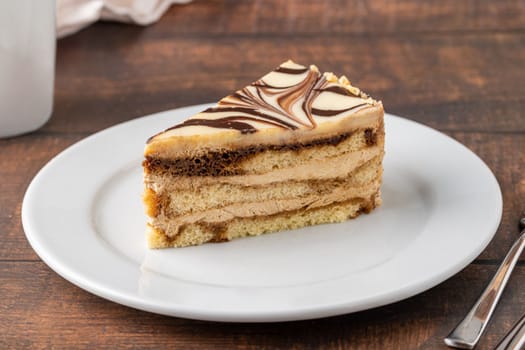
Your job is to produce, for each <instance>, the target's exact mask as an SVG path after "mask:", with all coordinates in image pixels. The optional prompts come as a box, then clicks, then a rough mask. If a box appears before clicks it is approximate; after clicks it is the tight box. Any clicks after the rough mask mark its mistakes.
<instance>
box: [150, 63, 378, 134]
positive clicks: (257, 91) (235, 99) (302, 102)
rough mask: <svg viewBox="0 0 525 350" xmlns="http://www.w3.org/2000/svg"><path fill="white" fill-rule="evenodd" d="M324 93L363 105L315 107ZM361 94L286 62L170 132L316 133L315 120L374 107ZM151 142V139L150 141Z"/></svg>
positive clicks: (348, 103) (313, 70)
mask: <svg viewBox="0 0 525 350" xmlns="http://www.w3.org/2000/svg"><path fill="white" fill-rule="evenodd" d="M274 73H279V75H278V76H277V75H275V74H274ZM272 74H274V75H272ZM286 76H288V77H286ZM323 92H331V93H335V94H337V95H340V96H345V97H351V98H354V99H355V98H359V99H361V100H362V103H357V104H355V102H354V101H352V100H349V101H348V102H342V104H343V105H346V106H348V107H346V108H339V109H337V108H322V107H320V106H319V103H318V104H317V105H315V107H313V106H314V103H315V101H316V99H317V98H318V97H319V95H320V94H322V93H323ZM358 94H359V95H356V94H355V93H353V92H352V91H351V90H350V89H348V88H347V87H346V86H344V85H342V84H340V83H338V82H337V81H334V80H333V79H331V80H330V81H328V80H327V78H326V76H324V75H322V74H321V73H319V71H317V69H313V68H307V67H303V66H300V65H297V64H294V63H292V62H286V63H284V64H283V65H281V66H279V67H277V68H276V69H275V70H274V71H273V72H271V73H269V74H268V75H266V76H264V77H263V78H261V79H259V80H257V81H255V82H254V83H252V84H250V85H249V86H246V87H245V88H243V89H241V90H239V91H237V92H235V93H234V94H232V95H230V96H227V97H225V98H223V99H222V100H221V101H219V103H218V104H217V105H216V106H215V107H211V108H208V109H206V110H205V111H203V112H201V113H199V114H198V115H196V116H195V117H193V118H190V119H188V120H186V121H185V122H183V123H181V124H178V125H175V126H173V127H171V128H169V129H167V130H166V131H168V130H174V129H180V128H183V127H188V126H205V127H211V128H219V129H233V130H238V131H239V132H241V133H242V134H251V133H255V132H257V130H258V128H260V127H262V126H263V125H266V126H268V127H278V128H282V129H285V130H296V129H299V128H303V129H314V128H316V127H317V122H316V118H315V116H317V117H323V118H326V117H334V116H337V115H339V114H341V113H345V112H350V111H353V112H355V111H357V110H359V109H362V108H365V107H366V106H367V105H370V104H371V103H370V102H369V101H366V100H365V98H366V97H367V96H366V95H364V94H362V93H360V92H359V91H358ZM338 98H339V99H341V97H338ZM357 102H359V101H357ZM325 104H326V102H325ZM298 112H299V113H298ZM218 113H223V114H224V115H218ZM302 114H304V115H302ZM150 141H151V139H150V140H148V142H150Z"/></svg>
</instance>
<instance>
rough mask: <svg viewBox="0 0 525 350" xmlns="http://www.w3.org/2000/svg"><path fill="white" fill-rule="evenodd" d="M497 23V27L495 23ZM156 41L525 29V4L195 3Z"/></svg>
mask: <svg viewBox="0 0 525 350" xmlns="http://www.w3.org/2000/svg"><path fill="white" fill-rule="evenodd" d="M495 18H497V19H498V21H495V20H494V19H495ZM156 27H158V28H156V30H155V32H154V33H155V34H154V35H156V36H157V35H158V36H167V37H171V36H173V35H174V34H182V35H205V36H210V35H223V34H227V35H251V34H255V35H279V36H282V35H293V36H297V35H301V34H306V35H312V34H313V35H316V36H319V35H334V34H343V35H349V34H351V35H363V34H366V35H403V34H404V33H418V34H424V33H436V32H437V33H444V34H447V35H449V34H454V33H456V32H465V31H469V32H472V31H475V32H482V31H521V30H523V29H525V9H524V7H523V2H522V1H505V2H501V1H487V0H485V1H453V0H447V1H437V2H436V1H428V0H427V1H407V0H403V1H388V0H381V1H366V0H365V1H359V0H352V1H345V0H336V1H315V0H306V1H303V0H292V1H279V0H270V1H267V0H259V1H235V0H228V1H223V0H215V1H195V2H193V3H192V4H191V5H189V6H175V7H173V8H172V9H171V11H169V12H168V13H167V14H166V15H165V20H164V21H161V22H160V23H158V24H156Z"/></svg>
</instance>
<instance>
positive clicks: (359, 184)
mask: <svg viewBox="0 0 525 350" xmlns="http://www.w3.org/2000/svg"><path fill="white" fill-rule="evenodd" d="M383 153H384V128H383V106H382V104H381V102H378V101H375V100H373V99H371V98H370V97H369V96H367V95H366V94H364V93H363V92H361V91H360V90H359V89H358V88H356V87H354V86H352V85H351V84H350V82H349V81H348V79H347V78H346V77H344V76H343V77H341V78H339V79H338V78H337V77H336V76H335V75H333V74H332V73H324V74H321V73H320V72H319V70H318V69H317V68H316V67H315V66H310V67H309V68H308V67H304V66H301V65H299V64H296V63H294V62H292V61H288V62H285V63H283V64H282V65H281V66H279V67H278V68H277V69H275V70H274V71H272V72H270V73H268V74H267V75H265V76H264V77H262V78H261V79H259V80H257V81H256V82H254V83H252V84H250V85H248V86H246V87H245V88H243V89H242V90H239V91H237V92H235V93H233V94H232V95H230V96H227V97H225V98H223V99H222V100H220V101H219V102H218V103H217V104H216V105H215V106H213V107H210V108H208V109H206V110H205V111H203V112H201V113H198V114H196V115H194V116H192V117H191V118H189V119H187V120H186V121H184V122H183V123H180V124H178V125H175V126H173V127H171V128H169V129H167V130H165V131H163V132H161V133H159V134H157V135H155V136H153V137H151V138H150V139H149V140H148V141H147V145H146V148H145V152H144V155H145V160H144V162H143V166H144V183H145V192H144V203H145V206H146V213H147V215H148V217H149V222H148V243H149V246H150V247H151V248H163V247H183V246H189V245H197V244H202V243H205V242H220V241H228V240H231V239H233V238H237V237H244V236H254V235H260V234H262V233H267V232H272V231H280V230H287V229H295V228H299V227H303V226H306V225H314V224H321V223H330V222H341V221H344V220H347V219H349V218H354V217H356V216H358V215H359V214H360V213H363V212H365V213H368V212H369V211H370V210H372V209H374V208H375V207H376V206H378V205H379V204H380V193H379V189H380V185H381V176H382V159H383ZM349 234H351V232H349Z"/></svg>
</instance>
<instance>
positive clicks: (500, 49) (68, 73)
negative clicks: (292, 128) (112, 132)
mask: <svg viewBox="0 0 525 350" xmlns="http://www.w3.org/2000/svg"><path fill="white" fill-rule="evenodd" d="M99 28H100V27H99V26H95V27H93V30H91V29H87V30H85V31H83V32H82V33H80V34H78V36H74V37H72V38H67V39H65V40H64V41H60V42H59V46H58V56H57V62H58V63H57V79H56V103H55V110H54V113H53V117H52V119H51V121H50V122H49V123H48V124H47V125H46V126H45V127H44V129H43V130H44V131H52V132H83V133H88V132H93V131H96V130H100V129H102V128H105V127H108V126H110V125H112V124H114V123H116V122H120V121H124V120H129V119H132V118H134V117H137V116H141V115H144V114H148V113H153V112H158V111H161V110H165V109H170V108H174V107H180V106H184V105H191V104H198V103H205V102H211V101H215V100H217V99H219V98H220V97H222V96H224V95H226V94H228V93H231V92H233V91H235V90H236V89H238V88H240V87H242V86H244V85H245V84H247V83H249V82H250V81H252V80H254V79H256V78H258V77H259V76H261V75H262V74H264V73H265V72H267V71H269V70H270V69H272V68H273V67H274V66H276V65H277V64H279V63H280V62H281V61H284V60H286V59H288V58H290V57H291V58H294V59H296V60H297V61H299V62H304V63H306V64H308V63H310V62H313V63H316V64H318V65H319V67H320V68H321V69H323V70H333V71H335V72H336V73H337V74H342V73H345V74H347V75H348V76H349V77H350V78H351V79H352V80H353V81H354V83H355V84H357V86H360V87H361V88H362V89H363V90H365V91H367V92H369V93H370V94H372V95H373V96H375V97H376V98H378V99H381V100H383V102H384V104H385V107H386V110H387V111H389V112H391V113H394V114H400V115H404V116H408V117H411V118H414V119H416V120H419V121H422V122H425V123H427V124H429V125H431V126H433V127H436V128H439V129H443V130H480V131H498V132H502V131H505V132H506V131H512V132H516V131H525V116H524V115H523V113H522V110H523V107H525V95H524V93H523V92H524V89H523V84H522V82H523V81H525V68H524V65H523V64H522V63H523V62H525V50H520V49H518V48H520V47H524V44H525V36H515V35H510V34H491V35H483V36H478V35H461V36H454V37H443V36H439V35H428V36H425V37H422V38H421V37H411V36H407V37H403V38H376V39H374V40H373V41H371V40H370V39H368V38H361V37H360V38H354V37H326V38H320V37H312V38H308V37H307V38H302V37H291V38H277V39H276V38H257V37H249V38H230V37H221V38H207V37H203V38H191V39H188V38H183V37H181V38H169V39H155V40H148V39H147V37H142V36H140V35H139V33H137V35H138V37H137V38H136V40H130V35H129V34H126V30H124V31H119V30H113V31H111V32H110V33H112V34H108V36H109V37H112V40H111V43H112V42H115V43H116V44H115V47H114V50H111V51H108V50H107V49H106V47H107V46H108V45H111V44H110V43H108V42H105V41H104V40H97V39H98V37H99V36H100V33H99V31H100V29H99ZM117 29H118V28H117ZM129 30H131V29H128V31H129ZM132 30H134V31H137V32H139V31H140V29H138V28H134V27H133V29H132ZM150 30H155V27H152V28H147V29H144V31H150ZM107 40H108V39H107ZM488 52H490V53H488ZM327 53H329V54H327ZM210 57H214V59H210ZM79 62H82V65H79V64H78V63H79ZM100 62H104V64H100ZM498 66H504V67H505V69H494V67H498Z"/></svg>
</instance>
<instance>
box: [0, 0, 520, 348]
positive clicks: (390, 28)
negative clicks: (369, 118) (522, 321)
mask: <svg viewBox="0 0 525 350" xmlns="http://www.w3.org/2000/svg"><path fill="white" fill-rule="evenodd" d="M288 58H293V59H296V60H297V61H299V62H304V63H316V64H317V65H318V66H319V67H320V68H321V69H328V70H334V71H335V72H336V73H345V74H347V75H348V76H349V77H351V79H353V80H352V81H353V82H354V83H356V85H357V86H359V87H361V88H362V89H363V90H365V91H367V92H369V93H370V94H371V95H373V96H376V97H379V98H381V99H382V100H383V103H384V105H385V106H386V109H387V111H388V112H390V113H393V114H398V115H402V116H405V117H407V118H410V119H413V120H416V121H418V122H421V123H424V124H427V125H429V126H431V127H433V128H435V129H438V130H440V131H442V132H444V133H446V134H448V135H450V136H452V137H454V138H455V139H457V140H459V141H460V142H462V143H463V144H465V145H466V146H467V147H469V148H470V149H472V150H473V151H474V152H476V153H477V154H478V155H479V156H480V157H481V158H482V159H483V160H484V161H485V162H486V163H487V164H488V166H489V167H490V168H491V169H492V171H493V172H494V174H495V175H496V177H497V179H498V181H499V183H500V185H501V189H502V192H503V200H504V212H503V219H502V222H501V225H500V227H499V229H498V231H497V234H496V236H495V238H494V239H493V241H492V242H491V243H490V245H489V246H488V248H487V249H486V250H485V251H484V252H483V253H482V254H481V255H480V256H479V257H478V258H477V259H476V260H475V261H474V262H473V263H472V264H471V265H469V266H468V267H467V268H465V269H464V270H463V271H461V272H460V273H458V274H457V275H456V276H454V277H452V278H450V279H449V280H447V281H445V282H443V283H441V284H440V285H438V286H437V287H435V288H432V289H430V290H429V291H427V292H424V293H422V294H420V295H417V296H415V297H412V298H410V299H408V300H404V301H401V302H398V303H395V304H393V305H388V306H384V307H381V308H377V309H373V310H369V311H363V312H359V313H355V314H350V315H344V316H338V317H332V318H327V319H319V320H311V321H301V322H288V323H273V324H224V323H213V322H203V321H192V320H185V319H179V318H170V317H164V316H159V315H155V314H151V313H147V312H141V311H137V310H134V309H131V308H128V307H125V306H121V305H118V304H115V303H112V302H109V301H106V300H104V299H102V298H99V297H97V296H94V295H92V294H89V293H87V292H85V291H84V290H82V289H80V288H77V287H76V286H74V285H72V284H71V283H69V282H67V281H65V280H64V279H62V278H61V277H59V276H58V275H57V274H56V273H55V272H53V271H52V270H51V269H50V268H49V267H47V266H46V265H45V264H44V263H43V262H42V261H41V260H40V259H39V258H38V257H37V256H36V254H35V253H34V252H33V250H32V249H31V247H30V246H29V244H28V242H27V241H26V238H25V236H24V232H23V228H22V225H21V220H20V211H21V205H22V198H23V195H24V191H25V189H26V188H27V186H28V184H29V183H30V181H31V179H32V178H33V176H34V175H35V174H36V173H37V171H38V170H39V169H40V168H41V167H42V166H43V165H44V164H46V162H48V161H49V160H50V159H51V158H53V157H54V156H55V155H56V154H58V153H59V152H60V151H62V150H64V149H65V148H66V147H68V146H70V145H72V144H73V143H75V142H77V141H78V140H80V139H82V138H84V137H86V136H88V135H90V134H92V133H94V132H96V131H98V130H102V129H104V128H107V127H109V126H112V125H115V124H117V123H120V122H123V121H126V120H131V119H133V118H136V117H139V116H142V115H145V114H149V113H153V112H157V111H162V110H166V109H171V108H176V107H181V106H186V105H192V104H198V103H203V102H208V101H214V100H217V99H218V98H220V97H221V96H223V95H225V94H227V93H228V92H231V91H233V90H234V89H236V88H239V87H242V86H243V85H245V84H246V83H248V82H250V81H251V80H253V79H254V78H256V77H258V76H259V75H260V74H261V73H263V72H266V71H268V70H270V69H271V68H273V67H274V66H276V65H277V64H279V63H280V62H281V61H283V60H286V59H288ZM56 67H57V70H56V92H55V105H54V112H53V115H52V118H51V120H50V121H49V122H48V123H47V124H46V125H45V126H44V127H43V128H42V129H40V130H38V131H37V132H34V133H32V134H29V135H24V136H20V137H14V138H10V139H4V140H0V151H1V154H0V179H1V181H0V196H1V197H0V199H1V200H0V235H1V237H2V243H1V244H0V300H1V301H0V311H1V317H0V348H1V349H51V348H53V349H55V348H56V349H77V348H79V349H80V348H83V349H101V348H108V349H116V348H126V349H139V348H148V349H156V348H158V349H160V348H184V349H201V348H221V349H222V348H232V349H233V348H238V349H261V348H267V349H273V348H294V349H300V348H322V349H332V348H341V349H343V348H344V349H358V348H359V349H443V348H446V347H445V346H444V345H443V337H444V336H446V335H447V333H448V332H449V331H450V329H451V328H452V327H453V326H455V325H456V323H457V322H458V321H459V320H460V319H461V318H462V316H463V315H464V314H465V312H466V311H467V310H468V309H469V308H470V306H471V305H472V303H473V302H474V301H475V299H476V298H477V296H478V295H479V293H480V292H481V290H482V289H483V287H484V286H485V285H486V284H487V283H488V281H489V280H490V278H491V277H492V275H493V274H494V272H495V270H496V268H497V266H498V264H499V262H500V261H501V259H502V258H503V256H504V255H505V253H506V251H507V249H508V248H509V246H510V245H511V243H512V242H513V240H514V239H515V238H516V237H517V234H518V219H519V217H520V215H522V214H525V171H524V167H523V164H525V112H524V110H525V2H523V1H478V2H474V1H417V0H413V1H408V0H406V1H396V2H394V1H387V0H385V1H355V2H354V1H322V0H290V1H286V2H285V1H278V0H260V1H235V0H229V1H226V0H225V1H219V0H215V1H212V0H210V1H195V2H193V3H191V4H189V5H185V6H176V7H173V8H171V9H170V11H169V12H168V13H167V14H166V15H165V16H164V17H163V18H162V20H161V21H160V22H158V23H157V24H155V25H152V26H150V27H146V28H143V27H138V26H132V25H123V24H114V23H99V24H96V25H93V26H91V27H89V28H87V29H85V30H82V31H81V32H79V33H77V34H75V35H73V36H70V37H67V38H65V39H62V40H59V41H58V47H57V65H56ZM50 215H53V214H50ZM72 234H74V231H72ZM524 284H525V264H524V260H523V259H522V260H520V262H519V263H518V266H517V269H516V270H515V272H514V274H513V275H512V278H511V280H510V283H509V285H508V288H507V290H506V291H505V293H504V294H503V298H502V300H501V302H500V305H499V307H498V309H497V310H496V313H495V315H494V319H493V321H492V322H491V324H490V325H489V327H488V329H487V332H486V334H485V335H484V336H483V338H482V339H481V343H480V345H479V347H478V349H491V348H492V347H493V346H494V345H496V343H497V342H498V341H499V339H500V338H501V337H502V336H503V335H504V334H505V333H506V331H507V330H508V329H509V328H510V327H511V326H512V324H513V323H514V322H515V321H517V319H518V318H519V317H520V316H521V314H523V313H525V293H524V292H523V289H522V288H520V286H523V285H524Z"/></svg>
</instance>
